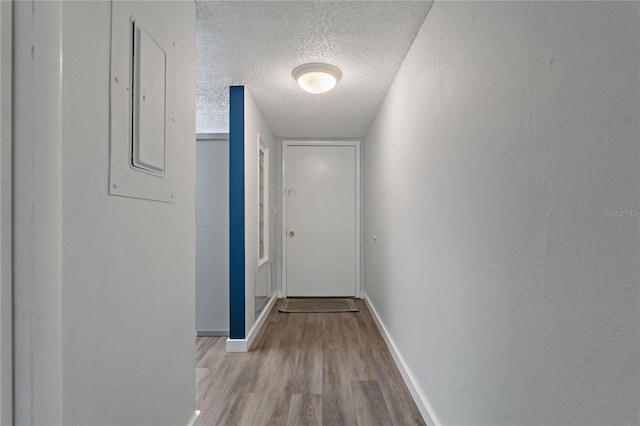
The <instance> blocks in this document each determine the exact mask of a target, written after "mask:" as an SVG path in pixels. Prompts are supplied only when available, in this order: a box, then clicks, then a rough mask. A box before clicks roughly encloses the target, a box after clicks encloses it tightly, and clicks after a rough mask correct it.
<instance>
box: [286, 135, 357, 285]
mask: <svg viewBox="0 0 640 426" xmlns="http://www.w3.org/2000/svg"><path fill="white" fill-rule="evenodd" d="M356 155H357V150H356V147H355V146H336V145H286V146H285V150H284V160H285V163H284V164H285V170H284V181H283V182H284V185H283V186H284V192H285V193H284V198H285V203H286V205H285V208H286V209H287V210H286V226H285V229H284V231H285V235H284V241H285V244H286V247H285V250H286V265H285V268H286V293H287V296H294V297H295V296H299V297H305V296H352V297H353V296H356V287H357V286H356V284H357V257H356V256H357V252H358V250H357V246H356V244H357V229H356V226H357V216H356V214H357V206H358V203H357V197H358V193H359V192H358V191H357V187H356V185H357V183H358V179H357V157H356Z"/></svg>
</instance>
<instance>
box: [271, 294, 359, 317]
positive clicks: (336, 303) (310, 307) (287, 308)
mask: <svg viewBox="0 0 640 426" xmlns="http://www.w3.org/2000/svg"><path fill="white" fill-rule="evenodd" d="M278 311H280V312H289V313H302V312H323V313H324V312H358V308H356V304H355V301H354V300H353V299H338V298H333V297H332V298H322V299H320V298H318V299H316V298H314V299H312V298H306V297H305V298H299V299H298V298H287V299H284V300H282V302H281V303H280V307H279V308H278Z"/></svg>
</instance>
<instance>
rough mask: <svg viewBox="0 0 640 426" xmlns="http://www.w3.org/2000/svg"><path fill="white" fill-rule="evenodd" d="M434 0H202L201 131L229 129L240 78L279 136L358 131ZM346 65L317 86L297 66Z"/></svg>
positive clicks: (368, 120)
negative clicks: (328, 86)
mask: <svg viewBox="0 0 640 426" xmlns="http://www.w3.org/2000/svg"><path fill="white" fill-rule="evenodd" d="M431 3H432V2H431V1H365V2H362V1H337V2H329V1H254V2H245V1H198V2H197V3H196V14H197V36H196V37H197V40H196V52H197V53H196V54H197V71H196V73H197V74H196V92H197V108H196V110H197V121H196V126H197V132H198V133H226V132H227V131H228V119H229V96H228V92H229V86H230V85H244V86H245V87H246V88H247V89H248V90H249V93H250V94H251V95H252V97H253V99H254V100H255V102H256V104H257V105H258V108H260V110H261V111H262V114H263V116H264V117H265V119H266V120H267V122H268V124H269V125H270V127H271V130H272V131H273V133H274V134H275V135H276V136H278V137H282V138H360V137H363V136H364V135H365V134H366V131H367V129H368V127H369V125H370V124H371V121H372V120H373V118H374V115H375V113H376V111H377V110H378V107H379V105H380V103H381V102H382V100H383V98H384V96H385V94H386V92H387V90H388V88H389V86H390V85H391V83H392V82H393V79H394V77H395V75H396V72H397V71H398V68H399V67H400V64H401V63H402V61H403V59H404V57H405V55H406V53H407V51H408V50H409V47H410V46H411V43H412V42H413V39H414V38H415V36H416V34H417V32H418V30H419V28H420V26H421V25H422V22H423V21H424V18H425V16H426V15H427V12H428V10H429V7H430V6H431ZM308 62H326V63H330V64H333V65H335V66H337V67H338V68H340V69H341V70H342V80H341V81H340V82H339V83H338V85H337V86H336V88H335V89H334V90H332V91H330V92H328V93H325V94H321V95H312V94H309V93H306V92H304V91H303V90H302V89H300V88H299V87H298V85H297V83H296V82H295V81H294V80H293V77H292V76H291V72H292V71H293V69H294V68H295V67H296V66H298V65H300V64H304V63H308Z"/></svg>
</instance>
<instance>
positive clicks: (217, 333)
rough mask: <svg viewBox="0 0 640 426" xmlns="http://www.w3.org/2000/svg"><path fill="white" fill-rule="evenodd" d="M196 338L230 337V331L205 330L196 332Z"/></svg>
mask: <svg viewBox="0 0 640 426" xmlns="http://www.w3.org/2000/svg"><path fill="white" fill-rule="evenodd" d="M196 336H198V337H221V336H224V337H228V336H229V330H208V329H203V330H196Z"/></svg>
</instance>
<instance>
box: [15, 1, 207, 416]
mask: <svg viewBox="0 0 640 426" xmlns="http://www.w3.org/2000/svg"><path fill="white" fill-rule="evenodd" d="M135 7H138V8H140V9H138V10H139V11H140V10H142V9H144V11H145V14H147V16H152V17H153V18H151V19H154V20H157V21H160V22H163V24H162V27H163V28H165V30H166V31H167V34H170V36H171V37H172V38H173V40H175V43H176V45H177V46H178V47H179V48H177V49H176V53H172V54H175V55H176V56H177V58H176V62H175V64H176V68H175V69H174V70H175V73H176V74H175V75H177V76H179V77H180V78H179V79H177V81H176V82H175V83H176V84H175V86H174V87H175V93H172V96H173V97H174V99H178V100H179V101H178V103H179V104H180V105H179V108H176V109H177V110H178V111H179V113H178V114H177V115H176V116H175V117H172V118H175V123H174V124H172V125H171V127H169V130H168V134H169V137H173V136H175V135H179V140H180V149H178V150H176V157H175V158H174V161H173V162H172V163H171V164H173V165H174V167H175V171H176V173H175V175H176V177H175V180H174V190H175V195H176V199H177V202H176V204H175V205H171V204H166V203H159V202H152V201H146V200H140V199H132V198H124V197H116V196H110V195H108V185H109V144H110V138H109V135H110V134H109V115H110V114H109V105H110V103H109V87H110V84H109V81H110V65H109V58H110V35H111V29H110V23H111V4H110V2H106V1H105V2H103V1H95V2H93V1H92V2H62V3H58V2H56V3H53V2H51V3H49V2H35V3H34V4H28V3H25V4H19V5H18V8H19V9H20V16H19V19H18V20H17V22H18V24H17V25H19V26H20V28H21V29H20V30H19V31H18V32H17V33H18V34H20V37H21V39H20V40H19V43H17V46H18V48H19V49H20V53H19V57H20V60H19V62H20V64H21V66H22V67H23V68H22V69H21V71H22V73H20V78H19V79H18V84H17V86H16V87H17V89H16V90H17V91H16V93H19V94H20V99H21V100H20V102H19V105H18V111H19V112H20V120H21V121H19V122H20V123H21V126H19V128H18V133H17V136H16V146H20V150H19V152H18V153H17V156H16V168H18V169H20V173H18V174H17V178H18V180H19V182H17V183H16V190H17V191H18V195H17V198H16V212H17V213H18V212H20V215H19V216H20V220H19V221H18V222H19V223H16V229H17V231H18V233H19V236H16V238H17V240H19V241H20V243H19V244H18V246H17V247H16V249H17V253H18V256H17V257H18V259H17V261H16V265H17V271H16V272H18V276H16V280H17V281H16V282H17V283H19V286H20V287H19V288H20V290H21V296H20V297H19V298H18V305H17V306H19V307H20V310H19V317H20V324H21V325H22V326H23V328H22V329H21V330H22V331H24V332H25V336H26V337H25V338H24V339H23V338H22V337H21V339H22V340H21V341H20V345H21V346H20V348H21V349H20V350H21V352H20V353H21V355H22V356H21V357H20V362H21V365H20V367H19V368H21V370H20V372H21V374H23V375H21V376H20V379H19V381H20V382H21V384H20V386H21V391H20V393H18V394H17V395H19V396H20V401H19V403H18V404H17V408H18V409H19V410H20V415H21V416H22V417H21V421H20V422H18V423H19V424H31V423H33V424H92V425H123V426H124V425H144V424H149V425H161V424H164V425H186V424H187V423H189V421H190V420H191V419H192V417H193V415H194V410H195V406H194V404H195V389H194V382H195V378H194V375H195V365H194V364H195V362H194V340H193V338H194V336H193V335H194V333H193V330H194V315H195V314H194V303H195V302H194V299H195V294H194V287H195V286H194V282H195V277H194V269H195V268H194V264H195V253H194V248H195V235H194V234H195V231H194V223H195V214H194V205H195V196H194V192H195V171H194V169H195V144H194V141H195V132H194V128H195V122H194V118H195V112H194V107H195V96H194V93H195V83H194V74H195V70H194V68H195V52H194V50H195V49H194V43H195V42H194V40H195V35H194V31H195V10H194V5H193V3H189V2H148V3H136V6H135ZM33 11H35V12H33ZM32 16H36V19H35V20H36V21H37V20H38V19H39V20H40V21H37V22H35V23H34V24H31V25H30V26H29V25H28V24H27V21H28V19H33V18H32ZM63 23H64V25H63ZM43 24H44V26H45V27H46V28H48V29H49V30H50V31H49V33H48V34H49V36H50V37H49V38H50V40H51V41H48V40H43V38H38V37H39V35H41V34H42V31H43V30H42V28H43ZM31 28H35V30H34V33H33V34H35V36H36V37H34V42H33V45H34V46H35V47H34V49H33V51H32V50H31V41H30V40H29V34H30V33H29V31H31ZM25 29H26V30H25ZM22 36H24V39H23V38H22ZM56 37H57V38H56ZM56 42H57V44H56ZM56 46H57V49H58V50H56ZM32 54H33V55H34V57H35V66H31V65H29V60H28V59H25V58H29V57H31V55H32ZM170 66H171V65H170ZM32 70H35V71H32ZM174 70H173V69H172V72H173V71H174ZM17 74H18V73H17ZM32 74H33V75H32ZM56 78H58V80H57V81H56ZM33 81H35V82H36V86H35V87H31V84H32V82H33ZM168 87H170V86H168ZM169 90H171V89H169ZM31 102H33V103H31ZM56 103H57V105H56ZM41 104H42V105H43V106H41ZM29 110H31V111H32V114H31V115H30V116H29V114H27V113H26V112H28V111H29ZM29 120H31V121H29ZM30 129H34V130H30ZM30 132H32V133H30ZM34 134H35V135H34ZM47 207H51V208H50V209H47ZM34 213H35V214H34ZM41 289H43V290H45V291H44V292H41V291H40V290H41ZM24 324H27V328H26V329H25V328H24ZM29 327H31V328H30V329H29ZM30 333H33V335H31V334H30ZM29 338H31V340H32V345H33V346H32V354H33V355H30V353H29V352H26V353H25V351H24V349H25V346H24V345H25V343H24V340H25V339H29ZM26 348H27V349H29V347H28V345H27V346H26ZM29 364H30V365H31V366H32V371H31V375H30V376H29V375H27V374H29V371H28V368H29ZM41 375H44V376H45V379H44V380H43V379H42V378H41ZM23 382H27V384H26V385H25V384H23ZM29 383H32V385H33V387H32V388H31V389H28V386H29ZM29 392H30V393H31V395H32V397H33V399H28V400H25V395H29Z"/></svg>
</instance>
